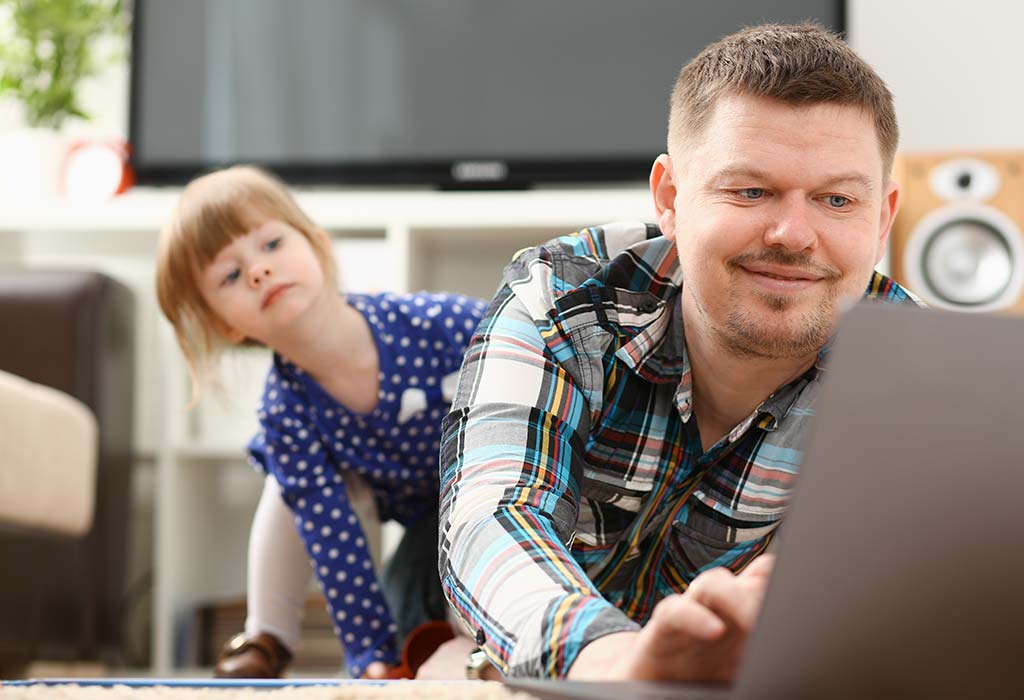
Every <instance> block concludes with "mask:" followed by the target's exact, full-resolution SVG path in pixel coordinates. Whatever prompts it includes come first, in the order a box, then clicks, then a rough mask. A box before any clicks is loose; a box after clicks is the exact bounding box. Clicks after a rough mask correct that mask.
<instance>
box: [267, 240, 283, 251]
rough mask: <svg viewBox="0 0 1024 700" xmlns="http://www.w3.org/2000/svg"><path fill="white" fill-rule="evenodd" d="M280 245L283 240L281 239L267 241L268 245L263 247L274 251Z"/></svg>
mask: <svg viewBox="0 0 1024 700" xmlns="http://www.w3.org/2000/svg"><path fill="white" fill-rule="evenodd" d="M279 245H281V239H280V238H273V239H271V240H269V241H267V244H266V245H265V246H263V247H264V248H266V249H267V250H274V249H275V248H277V247H278V246H279Z"/></svg>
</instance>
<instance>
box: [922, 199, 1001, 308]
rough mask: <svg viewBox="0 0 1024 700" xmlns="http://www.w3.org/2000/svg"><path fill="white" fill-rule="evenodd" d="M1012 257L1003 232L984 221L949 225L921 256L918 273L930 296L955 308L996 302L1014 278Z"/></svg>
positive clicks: (931, 241)
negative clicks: (936, 297)
mask: <svg viewBox="0 0 1024 700" xmlns="http://www.w3.org/2000/svg"><path fill="white" fill-rule="evenodd" d="M1012 256H1013V253H1012V251H1011V250H1010V246H1009V244H1008V243H1007V242H1006V238H1005V237H1004V236H1003V234H1002V232H1001V231H999V230H998V229H995V228H993V227H992V226H990V225H989V224H987V223H986V222H984V221H977V220H973V219H962V220H959V221H951V222H949V223H948V224H946V225H945V226H943V227H942V228H940V229H938V230H936V231H935V233H934V234H932V236H931V238H930V239H929V240H928V242H927V243H926V244H925V247H924V251H923V252H922V259H921V271H922V272H923V273H924V280H925V284H926V285H927V286H928V289H930V290H931V291H932V293H933V294H935V295H936V296H938V297H939V298H941V299H942V300H943V301H946V302H948V303H950V304H956V305H957V306H980V305H986V304H991V303H993V302H994V301H996V300H997V299H999V298H1000V297H1001V296H1002V295H1003V294H1004V293H1005V292H1006V290H1007V288H1008V287H1009V286H1010V282H1011V281H1012V277H1013V257H1012Z"/></svg>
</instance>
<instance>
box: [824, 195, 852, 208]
mask: <svg viewBox="0 0 1024 700" xmlns="http://www.w3.org/2000/svg"><path fill="white" fill-rule="evenodd" d="M849 203H850V199H849V198H848V197H844V196H843V195H841V194H830V195H829V196H828V205H829V206H830V207H832V208H833V209H842V208H843V207H845V206H846V205H847V204H849Z"/></svg>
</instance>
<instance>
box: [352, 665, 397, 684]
mask: <svg viewBox="0 0 1024 700" xmlns="http://www.w3.org/2000/svg"><path fill="white" fill-rule="evenodd" d="M396 668H398V667H397V666H390V665H388V664H386V663H384V662H383V661H374V662H372V663H371V664H370V665H369V666H367V667H366V669H365V670H364V671H363V675H362V676H360V678H363V679H364V680H368V681H383V680H387V679H389V678H393V676H392V675H391V672H392V671H394V670H395V669H396Z"/></svg>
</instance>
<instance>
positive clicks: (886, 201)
mask: <svg viewBox="0 0 1024 700" xmlns="http://www.w3.org/2000/svg"><path fill="white" fill-rule="evenodd" d="M900 201H901V199H900V185H899V183H898V182H896V180H894V179H890V180H889V182H888V183H886V186H885V194H884V196H883V197H882V210H881V212H880V213H879V216H878V228H879V237H878V251H877V252H876V254H875V264H876V265H877V264H878V263H879V262H880V261H881V260H882V257H883V256H884V255H885V250H886V244H888V242H889V233H890V232H891V231H892V225H893V222H895V221H896V214H897V213H898V212H899V210H900Z"/></svg>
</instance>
